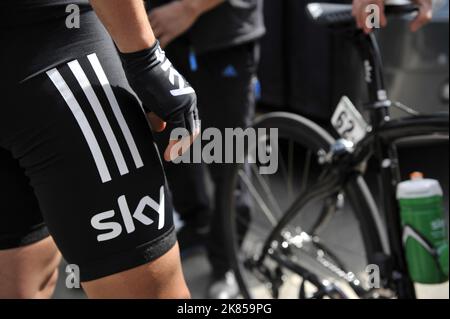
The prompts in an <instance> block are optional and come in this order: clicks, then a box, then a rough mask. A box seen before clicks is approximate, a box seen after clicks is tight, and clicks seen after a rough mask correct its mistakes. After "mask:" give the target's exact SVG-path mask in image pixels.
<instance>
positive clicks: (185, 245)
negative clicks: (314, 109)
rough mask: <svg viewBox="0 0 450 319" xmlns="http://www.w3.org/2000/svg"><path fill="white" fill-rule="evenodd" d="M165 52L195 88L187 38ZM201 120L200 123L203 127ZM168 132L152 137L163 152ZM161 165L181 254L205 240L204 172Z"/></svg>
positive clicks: (201, 166) (199, 167) (207, 202)
mask: <svg viewBox="0 0 450 319" xmlns="http://www.w3.org/2000/svg"><path fill="white" fill-rule="evenodd" d="M165 51H166V54H167V56H168V57H169V58H170V60H171V62H172V63H173V64H174V66H175V67H176V68H177V70H179V72H180V73H182V74H183V75H184V76H185V77H186V79H187V80H188V81H189V82H190V84H191V85H192V86H193V87H194V88H195V89H196V90H198V88H199V83H198V81H197V71H196V70H195V66H194V65H192V62H193V61H192V60H190V56H191V52H190V46H189V43H188V41H187V39H186V38H183V37H181V38H179V39H177V40H175V41H174V42H172V43H171V44H170V45H169V46H168V47H167V48H166V49H165ZM202 95H203V94H200V96H198V94H197V96H198V99H199V104H200V105H199V113H200V118H202V116H203V115H202V114H203V112H204V110H203V109H202V107H201V104H202V102H201V101H202V99H203V97H202ZM203 124H204V123H202V126H203ZM168 138H169V132H163V133H156V134H155V139H156V141H157V143H158V147H159V148H160V151H163V148H164V147H165V145H167V140H168ZM164 168H165V172H166V176H167V180H168V182H169V187H170V190H171V192H172V194H173V196H172V197H173V204H174V208H175V210H176V212H177V213H178V215H179V216H180V219H181V221H182V223H183V227H182V228H180V229H179V230H178V233H177V236H178V241H179V245H180V250H181V253H182V255H183V254H184V253H186V252H188V251H189V249H191V248H193V247H197V246H201V245H202V244H204V243H205V240H206V234H207V232H208V228H209V216H210V212H211V204H210V199H209V196H208V189H207V186H206V171H205V169H206V168H205V165H204V164H203V163H200V164H196V163H189V164H183V163H180V164H174V163H171V162H164Z"/></svg>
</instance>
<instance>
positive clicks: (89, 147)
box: [0, 20, 176, 282]
mask: <svg viewBox="0 0 450 319" xmlns="http://www.w3.org/2000/svg"><path fill="white" fill-rule="evenodd" d="M95 21H96V20H92V21H89V23H95ZM82 22H83V21H82ZM63 23H64V22H63ZM84 25H85V26H88V24H84ZM85 28H86V27H85ZM85 30H86V29H85ZM94 31H95V30H94ZM52 36H55V35H54V34H53V35H52ZM68 36H69V35H68ZM89 36H91V37H92V38H89V41H88V42H87V44H86V43H84V42H82V43H76V39H70V41H68V42H69V43H68V44H67V47H66V49H67V56H62V58H61V59H56V60H57V61H56V60H55V63H49V64H46V65H44V66H41V67H40V68H39V69H38V70H36V72H34V73H32V74H30V76H28V77H25V78H24V79H23V80H22V81H20V84H18V85H15V86H12V87H11V88H10V89H9V90H8V92H6V93H7V94H6V98H5V104H4V105H2V106H1V107H0V146H1V147H3V148H6V149H8V151H9V152H11V154H12V156H13V158H15V159H17V160H18V161H19V163H20V166H21V167H22V168H23V169H24V170H25V174H26V175H27V176H28V177H29V179H30V183H31V186H32V187H33V189H34V192H35V194H36V197H37V199H38V202H39V205H40V208H41V211H42V215H43V218H44V221H45V223H46V224H47V227H48V229H49V232H50V234H51V235H52V237H53V238H54V240H55V242H56V244H57V246H58V248H59V249H60V250H61V252H62V254H63V256H64V257H65V259H66V260H67V261H68V262H69V263H71V264H76V265H78V266H79V269H80V275H81V280H82V281H83V282H86V281H92V280H96V279H99V278H103V277H107V276H110V275H113V274H117V273H120V272H123V271H126V270H130V269H132V268H135V267H138V266H141V265H144V264H146V263H149V262H151V261H154V260H156V259H158V258H159V257H161V256H163V255H165V254H166V253H167V252H168V251H169V250H170V249H172V248H173V247H174V245H175V243H176V237H175V232H174V227H173V220H172V206H171V202H170V199H169V198H168V194H167V192H166V184H165V178H164V174H163V170H162V166H161V161H160V158H159V155H158V153H157V150H156V148H155V146H154V144H153V140H152V133H151V131H150V129H149V126H148V123H147V121H146V117H145V115H144V114H143V112H142V109H141V107H140V105H139V103H138V101H137V100H136V98H135V96H134V95H132V94H131V93H130V91H129V89H128V86H127V84H126V80H125V78H124V76H123V72H122V69H121V67H120V61H119V59H118V58H117V56H116V55H115V51H114V50H115V49H114V46H113V45H112V43H110V42H108V41H109V38H107V37H106V36H101V37H100V39H95V38H93V37H94V36H95V32H94V34H93V35H89ZM82 40H83V39H82ZM83 41H84V40H83ZM99 41H100V42H101V41H104V43H103V44H102V45H100V44H98V43H99ZM71 42H73V44H72V43H71ZM80 46H81V48H83V49H82V50H81V51H83V52H81V53H80V49H78V50H76V51H74V52H76V54H74V53H73V52H72V51H70V49H73V48H79V47H80ZM59 50H61V51H64V47H62V48H61V47H59ZM36 52H39V51H36ZM38 54H39V53H38ZM65 57H69V58H67V59H66V58H65ZM56 62H57V63H56ZM144 279H145V278H144ZM151 279H152V278H151V277H149V279H147V280H151Z"/></svg>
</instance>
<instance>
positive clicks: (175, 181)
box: [165, 41, 258, 277]
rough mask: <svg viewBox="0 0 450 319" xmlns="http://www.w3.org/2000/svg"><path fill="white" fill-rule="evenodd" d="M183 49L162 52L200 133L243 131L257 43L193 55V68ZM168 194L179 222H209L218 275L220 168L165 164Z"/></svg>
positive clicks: (242, 202)
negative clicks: (184, 85)
mask: <svg viewBox="0 0 450 319" xmlns="http://www.w3.org/2000/svg"><path fill="white" fill-rule="evenodd" d="M189 52H190V51H189V46H188V45H187V44H185V43H183V42H182V41H177V42H176V43H174V44H172V45H171V46H170V47H169V48H168V49H167V50H166V53H167V55H168V57H169V58H170V59H171V61H172V63H173V64H174V65H175V66H176V68H177V69H178V70H179V71H180V73H182V74H183V75H184V76H186V78H187V79H188V81H189V82H190V83H191V84H192V86H193V87H194V88H195V90H196V92H197V96H198V102H199V105H198V106H199V112H200V118H201V120H202V129H203V130H204V129H206V128H208V127H215V128H218V129H220V130H221V131H222V132H223V131H224V129H225V128H236V127H242V128H244V127H247V126H248V125H249V124H250V123H251V120H252V118H253V115H254V107H255V95H254V80H255V76H256V69H257V62H258V45H257V43H256V42H251V43H247V44H244V45H239V46H235V47H231V48H227V49H222V50H217V51H214V52H208V53H204V54H200V55H197V56H196V61H197V70H195V71H194V70H192V69H191V65H190V63H189ZM165 168H166V174H167V178H168V181H169V185H170V188H171V190H172V192H173V198H174V205H175V209H176V210H177V211H178V213H179V214H180V216H181V219H182V220H183V221H184V222H185V223H191V224H192V225H194V226H196V227H202V226H205V222H208V221H209V226H210V231H209V234H210V235H209V238H208V240H207V245H206V246H207V249H208V256H209V259H210V262H211V265H212V268H213V273H214V275H215V276H217V277H218V276H222V275H223V274H224V273H225V272H226V271H227V270H228V269H229V265H228V262H227V258H226V249H225V241H224V234H223V226H222V225H223V223H222V220H221V211H220V209H221V207H220V205H219V201H220V198H221V196H223V194H224V191H225V190H224V189H223V187H224V181H225V178H226V177H227V176H226V175H227V174H226V169H227V165H226V164H208V165H202V164H172V163H165ZM207 170H209V173H210V175H211V179H212V181H213V184H214V192H213V200H212V203H211V202H210V200H209V197H208V189H207V186H206V183H205V173H206V171H207ZM236 202H237V203H238V213H239V214H241V215H248V214H249V208H248V200H247V196H245V194H240V195H238V198H237V199H236Z"/></svg>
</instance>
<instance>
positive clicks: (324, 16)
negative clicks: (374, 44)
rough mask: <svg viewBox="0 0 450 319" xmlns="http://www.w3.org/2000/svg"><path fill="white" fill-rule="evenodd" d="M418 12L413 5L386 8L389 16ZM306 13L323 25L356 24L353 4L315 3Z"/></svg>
mask: <svg viewBox="0 0 450 319" xmlns="http://www.w3.org/2000/svg"><path fill="white" fill-rule="evenodd" d="M418 10H419V7H418V6H417V5H415V4H413V3H407V4H401V5H393V4H386V5H385V8H384V12H385V14H386V15H387V16H392V15H397V16H399V15H407V14H411V13H414V12H417V11H418ZM306 12H307V14H308V17H309V18H310V19H311V20H312V21H314V22H315V23H317V24H321V25H326V26H339V25H348V24H352V23H354V22H355V18H354V17H353V15H352V5H351V4H335V3H322V2H313V3H310V4H308V5H307V6H306Z"/></svg>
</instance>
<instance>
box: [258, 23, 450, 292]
mask: <svg viewBox="0 0 450 319" xmlns="http://www.w3.org/2000/svg"><path fill="white" fill-rule="evenodd" d="M354 36H355V37H356V39H354V40H355V43H356V44H357V46H358V49H359V52H360V54H361V57H362V60H363V62H364V67H365V72H366V74H365V79H366V83H367V87H368V92H369V103H368V104H367V105H366V107H367V110H368V112H369V114H370V122H371V126H372V131H371V132H370V133H368V134H367V135H366V136H365V138H364V139H363V140H362V141H360V142H359V143H358V144H357V145H356V149H355V150H354V152H353V153H348V154H347V155H346V157H344V158H340V159H339V160H337V161H335V162H333V163H331V166H330V167H329V169H330V172H331V174H326V176H327V177H326V178H324V179H323V180H321V181H319V182H318V183H317V184H316V185H314V186H312V187H311V188H309V189H308V190H307V191H305V192H302V193H301V194H299V196H298V197H297V199H296V200H295V201H294V203H293V204H292V205H291V207H290V208H289V209H288V210H287V211H286V213H285V214H284V215H283V217H282V219H281V220H280V221H279V223H278V224H277V226H276V227H275V228H274V229H273V230H272V232H271V234H270V235H269V237H268V238H267V240H266V241H265V244H264V247H263V249H262V255H261V256H260V258H259V259H258V262H257V263H258V264H261V263H262V262H263V260H264V259H265V258H266V257H267V256H269V255H270V247H271V243H272V241H276V240H277V238H278V236H279V234H280V232H281V230H282V229H283V228H284V227H285V225H286V224H288V223H289V221H290V220H292V218H293V217H294V216H296V214H297V212H298V211H299V210H300V209H301V208H302V207H303V206H304V205H305V204H306V203H307V202H308V201H309V200H311V199H313V198H315V199H317V198H326V197H327V196H331V195H332V194H335V193H336V192H337V191H339V190H340V189H342V186H343V185H345V184H346V183H347V182H348V177H349V176H354V174H355V168H357V167H358V166H360V164H361V163H363V162H365V161H366V160H367V159H368V158H370V157H373V158H374V159H375V161H376V163H377V167H378V168H379V171H378V173H379V174H378V177H379V183H380V189H381V190H382V197H383V198H382V208H383V209H382V210H383V213H384V221H385V227H386V228H387V235H388V238H389V255H388V256H386V261H385V262H387V263H389V264H388V265H382V266H383V267H382V268H383V269H389V271H387V272H386V273H384V274H381V275H382V276H383V279H385V280H387V281H388V284H389V285H390V287H392V288H394V290H395V291H396V292H397V296H398V297H399V298H415V297H416V295H415V288H414V284H413V282H412V280H411V278H410V276H409V272H408V267H407V263H406V258H405V253H404V249H403V243H402V226H401V220H400V212H399V207H398V203H397V199H396V197H395V194H396V187H397V184H398V183H399V182H400V169H399V163H398V155H397V148H396V142H397V141H399V140H401V139H403V138H406V137H411V135H413V136H426V135H433V134H439V133H442V134H443V135H445V136H446V137H447V138H448V122H449V121H448V115H447V116H445V115H428V116H414V117H407V118H402V119H395V120H391V119H390V114H389V108H390V106H391V102H390V101H389V100H388V98H387V93H386V89H385V86H384V78H383V67H382V62H381V54H380V51H379V48H378V44H377V41H376V38H375V36H374V34H373V33H371V34H370V35H365V34H363V33H362V32H361V31H358V32H357V33H356V34H354ZM333 172H334V173H336V174H334V173H333ZM356 173H357V174H359V173H358V170H356ZM363 213H364V212H363ZM379 250H380V251H379V253H383V251H382V250H383V249H382V247H381V246H380V248H379ZM371 253H376V252H371ZM368 257H369V260H370V259H372V258H371V257H373V256H368ZM278 261H279V262H280V263H283V264H285V263H284V262H281V261H280V260H278ZM285 266H287V265H285ZM380 266H381V265H380ZM288 268H289V267H288Z"/></svg>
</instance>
